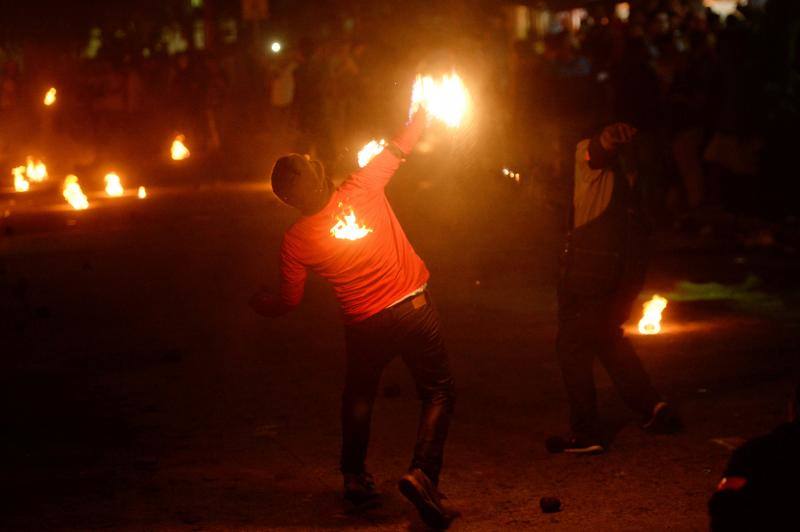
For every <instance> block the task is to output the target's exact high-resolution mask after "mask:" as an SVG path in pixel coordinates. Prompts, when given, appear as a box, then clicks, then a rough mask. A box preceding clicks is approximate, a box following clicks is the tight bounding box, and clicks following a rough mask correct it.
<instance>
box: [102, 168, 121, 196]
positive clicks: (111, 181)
mask: <svg viewBox="0 0 800 532" xmlns="http://www.w3.org/2000/svg"><path fill="white" fill-rule="evenodd" d="M105 179H106V194H108V195H109V196H111V197H112V198H117V197H119V196H122V194H124V193H125V189H123V188H122V183H120V181H119V176H118V175H117V174H116V173H115V172H109V173H107V174H106V177H105Z"/></svg>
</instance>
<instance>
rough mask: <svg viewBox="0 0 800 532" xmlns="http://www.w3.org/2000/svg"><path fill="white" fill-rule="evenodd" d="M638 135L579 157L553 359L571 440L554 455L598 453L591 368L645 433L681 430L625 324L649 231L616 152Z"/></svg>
mask: <svg viewBox="0 0 800 532" xmlns="http://www.w3.org/2000/svg"><path fill="white" fill-rule="evenodd" d="M635 133H636V130H635V129H634V128H633V127H632V126H630V125H628V124H621V123H620V124H613V125H610V126H608V127H606V128H605V129H603V131H602V132H601V133H600V134H599V135H596V136H595V137H593V138H591V139H585V140H582V141H581V142H579V143H578V146H577V149H576V151H575V183H574V192H573V201H572V208H571V216H570V218H571V223H570V229H571V232H570V235H569V237H568V239H567V243H566V251H565V256H564V263H563V266H562V271H561V278H560V280H559V287H558V338H557V343H556V352H557V355H558V361H559V364H560V365H561V373H562V375H563V377H564V384H565V385H566V388H567V395H568V397H569V405H570V426H571V430H572V433H571V434H570V435H568V436H566V437H561V436H554V437H551V438H548V440H547V442H546V445H547V448H548V450H549V451H550V452H570V453H586V454H593V453H600V452H603V451H604V450H605V448H604V444H603V441H602V438H601V434H600V432H601V431H600V430H599V427H598V426H597V398H596V390H595V382H594V361H595V359H597V360H599V361H600V362H601V363H602V364H603V366H604V367H605V368H606V370H607V371H608V374H609V376H610V377H611V380H612V382H613V383H614V386H615V387H616V389H617V391H618V392H619V393H620V395H621V396H622V399H623V400H624V401H625V403H626V404H627V405H628V406H629V407H630V408H631V409H632V410H633V411H635V412H637V413H638V414H640V415H641V416H642V426H643V428H646V429H649V430H654V431H659V432H661V431H664V432H668V431H671V430H674V429H677V428H678V427H677V419H676V418H675V417H674V415H673V413H672V410H671V408H670V406H669V405H668V404H667V403H666V402H664V401H663V400H662V398H661V396H660V395H659V394H658V392H657V391H656V390H655V389H654V388H653V386H652V384H651V383H650V379H649V377H648V376H647V373H646V372H645V370H644V368H643V367H642V363H641V361H640V360H639V357H638V356H637V355H636V352H635V351H634V349H633V345H631V343H630V341H629V340H628V339H627V338H626V337H625V336H624V332H623V330H622V324H623V323H625V321H627V319H628V317H629V315H630V309H631V305H632V304H633V302H634V300H635V299H636V297H637V295H638V294H639V291H640V290H641V288H642V285H643V283H644V274H645V270H646V262H645V256H644V253H643V248H644V247H645V245H646V239H647V227H646V224H645V221H644V217H643V215H642V212H641V208H640V206H639V202H638V200H637V196H636V193H635V188H634V186H633V185H634V184H633V183H632V179H633V177H634V176H633V175H631V173H630V172H627V173H626V172H623V169H622V167H621V163H620V160H619V155H618V151H619V149H620V147H621V146H623V145H626V144H628V143H629V142H630V141H631V140H632V138H633V136H634V134H635Z"/></svg>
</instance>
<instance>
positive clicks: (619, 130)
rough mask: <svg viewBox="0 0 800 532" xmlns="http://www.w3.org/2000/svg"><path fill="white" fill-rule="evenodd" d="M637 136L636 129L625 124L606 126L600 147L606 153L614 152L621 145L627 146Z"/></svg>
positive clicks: (618, 123)
mask: <svg viewBox="0 0 800 532" xmlns="http://www.w3.org/2000/svg"><path fill="white" fill-rule="evenodd" d="M634 135H636V128H635V127H633V126H632V125H630V124H626V123H624V122H617V123H616V124H611V125H610V126H606V127H605V128H604V129H603V131H602V132H601V133H600V145H601V146H603V149H604V150H606V151H614V150H616V149H617V148H618V147H619V146H620V145H621V144H627V143H629V142H630V141H631V139H633V137H634Z"/></svg>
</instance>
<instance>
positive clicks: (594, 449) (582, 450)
mask: <svg viewBox="0 0 800 532" xmlns="http://www.w3.org/2000/svg"><path fill="white" fill-rule="evenodd" d="M564 452H565V453H570V454H600V453H603V452H605V448H604V447H603V446H602V445H587V446H586V447H574V448H567V449H564Z"/></svg>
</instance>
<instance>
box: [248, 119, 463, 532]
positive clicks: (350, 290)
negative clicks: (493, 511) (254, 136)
mask: <svg viewBox="0 0 800 532" xmlns="http://www.w3.org/2000/svg"><path fill="white" fill-rule="evenodd" d="M425 121H426V117H425V111H424V110H420V111H419V112H417V113H416V114H415V115H414V117H413V119H412V120H411V121H410V122H409V124H408V125H407V126H406V128H405V129H404V130H403V131H402V132H401V134H400V135H399V136H398V137H397V138H395V139H394V141H393V142H391V143H389V144H388V145H387V146H386V147H385V148H384V150H383V151H382V152H381V153H380V154H378V155H377V156H375V158H374V159H373V160H372V161H370V163H369V164H367V165H366V166H365V167H364V168H362V169H361V170H359V171H357V172H355V173H354V174H352V175H351V176H350V177H348V179H347V180H345V181H344V183H342V185H341V186H340V187H338V188H335V187H334V186H333V183H332V182H331V181H330V179H329V178H328V177H327V176H326V175H325V171H324V168H323V167H322V164H321V163H320V162H319V161H316V160H311V159H310V158H308V157H306V156H302V155H298V154H290V155H286V156H284V157H281V158H280V159H278V161H277V162H276V163H275V167H274V169H273V171H272V189H273V191H274V192H275V194H276V195H277V196H278V197H279V198H280V199H281V200H282V201H283V202H285V203H286V204H288V205H291V206H292V207H295V208H297V209H298V210H300V212H301V213H302V216H301V217H300V219H298V220H297V222H295V223H294V224H293V225H292V226H291V227H290V228H289V229H288V230H287V231H286V233H285V235H284V239H283V244H282V246H281V289H280V295H278V296H275V295H272V294H271V293H270V292H268V291H265V290H262V291H260V292H259V293H257V294H256V295H255V296H254V297H253V299H252V300H251V305H252V306H253V307H254V309H255V310H256V311H257V312H259V313H261V314H263V315H266V316H277V315H281V314H283V313H285V312H287V311H288V310H290V309H292V308H293V307H295V306H297V305H298V304H299V303H300V301H301V299H302V297H303V288H304V284H305V280H306V276H307V271H308V270H309V269H310V270H311V271H313V272H315V273H317V274H319V275H320V276H321V277H323V278H324V279H326V280H328V281H329V282H330V283H331V284H332V285H333V288H334V292H335V294H336V297H337V299H338V300H339V305H340V308H341V311H342V315H343V318H344V322H345V339H346V346H347V371H346V377H345V387H344V393H343V396H342V456H341V470H342V474H343V476H344V496H345V499H347V500H350V501H352V502H354V503H356V504H360V503H363V502H366V501H368V500H370V499H373V498H374V497H376V496H377V492H376V491H375V484H374V481H373V479H372V476H371V475H370V474H369V473H368V472H367V470H366V467H365V459H366V454H367V445H368V441H369V432H370V420H371V416H372V407H373V404H374V402H375V395H376V392H377V389H378V384H379V382H380V378H381V374H382V373H383V370H384V368H385V367H386V365H387V364H388V363H389V362H390V361H391V360H392V359H393V358H394V357H396V356H398V355H399V356H401V357H402V358H403V361H404V362H405V363H406V365H407V366H408V368H409V370H410V371H411V374H412V376H413V377H414V380H415V381H416V385H417V391H418V393H419V395H420V398H421V399H422V412H421V415H420V423H419V429H418V434H417V443H416V446H415V449H414V457H413V459H412V461H411V467H410V469H409V471H408V473H407V474H405V475H404V476H403V477H402V478H401V479H400V482H399V488H400V491H401V492H402V493H403V495H405V496H406V497H407V498H408V499H409V500H410V501H411V502H412V503H413V504H414V505H415V506H416V507H417V510H418V511H419V513H420V516H421V517H422V519H423V520H424V521H425V522H426V523H427V524H428V525H430V526H433V527H437V528H446V527H447V526H449V524H450V522H451V521H452V519H453V518H454V517H455V515H456V514H454V513H452V512H450V511H448V510H447V509H445V508H444V507H443V506H442V503H441V500H440V494H439V491H438V482H439V472H440V470H441V466H442V458H443V454H444V443H445V439H446V437H447V431H448V427H449V425H450V416H451V413H452V411H453V403H454V399H455V395H454V391H453V378H452V376H451V375H450V367H449V363H448V357H447V353H446V351H445V347H444V342H443V340H442V337H441V333H440V325H439V315H438V313H437V311H436V308H435V306H434V304H433V301H432V299H431V297H430V294H429V293H428V290H427V283H428V277H429V273H428V270H427V268H426V267H425V264H424V263H423V262H422V260H421V259H420V258H419V257H418V256H417V254H416V253H415V252H414V248H413V247H411V244H410V243H409V241H408V239H407V238H406V235H405V233H404V232H403V228H402V227H401V226H400V223H399V222H398V220H397V218H396V217H395V215H394V212H393V211H392V208H391V206H390V205H389V201H388V199H387V198H386V195H385V192H384V187H385V186H386V185H387V183H388V182H389V180H390V179H391V177H392V175H394V173H395V171H396V170H397V169H398V167H399V166H400V163H401V162H402V161H403V157H404V156H405V155H407V154H408V153H410V152H411V150H412V148H413V147H414V144H415V143H416V142H417V140H418V139H419V137H420V135H421V134H422V131H423V129H424V126H425Z"/></svg>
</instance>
